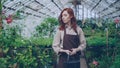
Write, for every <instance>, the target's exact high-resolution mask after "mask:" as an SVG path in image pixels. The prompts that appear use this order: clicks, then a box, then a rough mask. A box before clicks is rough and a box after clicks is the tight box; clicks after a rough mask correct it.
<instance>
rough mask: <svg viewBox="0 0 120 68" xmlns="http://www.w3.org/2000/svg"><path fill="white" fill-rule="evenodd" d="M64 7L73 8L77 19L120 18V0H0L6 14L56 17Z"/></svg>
mask: <svg viewBox="0 0 120 68" xmlns="http://www.w3.org/2000/svg"><path fill="white" fill-rule="evenodd" d="M65 7H71V8H73V9H74V11H75V14H76V16H77V19H84V18H89V17H101V18H116V17H117V18H120V0H2V12H3V13H6V15H13V14H15V13H19V14H20V15H23V16H34V17H38V18H44V17H48V16H51V17H58V16H59V13H60V11H61V10H62V9H63V8H65Z"/></svg>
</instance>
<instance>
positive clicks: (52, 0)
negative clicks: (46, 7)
mask: <svg viewBox="0 0 120 68" xmlns="http://www.w3.org/2000/svg"><path fill="white" fill-rule="evenodd" d="M51 2H53V3H54V4H55V5H56V6H57V7H58V8H59V9H60V10H62V9H61V8H60V7H59V6H58V5H57V4H56V3H55V1H54V0H51Z"/></svg>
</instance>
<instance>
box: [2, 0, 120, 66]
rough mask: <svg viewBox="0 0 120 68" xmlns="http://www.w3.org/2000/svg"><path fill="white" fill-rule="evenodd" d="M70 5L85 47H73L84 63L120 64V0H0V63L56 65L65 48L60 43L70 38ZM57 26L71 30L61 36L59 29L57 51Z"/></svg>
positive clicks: (91, 64)
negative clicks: (57, 49) (66, 19)
mask: <svg viewBox="0 0 120 68" xmlns="http://www.w3.org/2000/svg"><path fill="white" fill-rule="evenodd" d="M65 8H67V9H68V8H70V9H72V10H73V12H74V14H73V15H74V17H75V20H74V22H76V25H77V26H76V28H77V27H80V29H82V32H83V36H84V37H85V43H86V44H85V46H84V47H85V48H84V47H83V46H82V45H81V46H80V47H81V48H82V47H83V48H84V50H82V49H81V50H80V49H79V48H80V47H79V46H78V48H74V49H76V50H74V49H73V50H74V51H76V52H75V54H76V53H77V51H79V50H80V52H81V53H80V56H79V58H80V60H79V61H80V68H120V0H0V68H57V64H58V63H59V60H58V59H59V58H60V56H59V53H60V55H61V56H62V55H63V54H62V53H61V52H63V51H64V52H65V50H64V47H65V46H64V45H65V43H63V45H62V46H63V48H62V47H60V44H61V42H64V41H66V40H68V39H66V40H65V38H67V36H68V35H67V32H68V31H67V27H68V26H69V24H68V25H66V23H65V21H64V14H63V13H65V11H67V10H65ZM68 14H69V15H72V13H69V12H68ZM72 17H73V16H70V18H71V19H72ZM68 20H69V19H68ZM61 22H62V24H63V25H64V27H63V26H62V25H61ZM63 22H64V23H63ZM69 22H72V21H71V20H69V21H67V23H69ZM60 25H61V26H60ZM71 25H72V24H71ZM59 26H60V27H61V28H60V27H59ZM74 27H75V26H74V24H73V26H71V29H72V28H73V29H74ZM58 28H59V29H61V30H64V29H66V30H64V31H65V32H64V31H63V32H64V34H65V33H66V35H64V38H63V39H64V40H62V41H61V36H62V34H61V35H60V39H59V42H60V43H58V44H59V48H61V49H59V51H58V54H57V53H56V52H55V50H54V47H53V45H54V42H56V39H58V37H57V36H58V35H57V36H56V34H57V30H58ZM68 30H70V29H68ZM76 31H77V30H76ZM61 33H62V32H61ZM68 33H71V32H68ZM74 33H75V32H74ZM74 33H72V34H74ZM79 34H80V36H78V37H80V39H79V41H80V42H79V44H82V42H81V35H82V33H79V32H76V35H79ZM76 35H75V37H76ZM65 36H66V37H65ZM72 36H73V35H72ZM56 37H57V38H56ZM82 39H83V38H82ZM75 40H76V39H75ZM75 40H73V41H75ZM68 42H69V44H70V43H71V42H70V41H69V40H68ZM76 42H77V41H75V43H76ZM56 45H57V42H56ZM73 50H71V52H70V53H71V55H72V51H73ZM68 51H69V50H68ZM65 53H66V54H67V51H66V52H65ZM68 54H69V53H68ZM58 56H59V57H58ZM58 66H59V65H58ZM61 68H62V67H61ZM65 68H67V67H65ZM74 68H78V67H74Z"/></svg>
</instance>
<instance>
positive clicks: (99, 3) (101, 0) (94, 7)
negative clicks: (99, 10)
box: [91, 0, 102, 11]
mask: <svg viewBox="0 0 120 68" xmlns="http://www.w3.org/2000/svg"><path fill="white" fill-rule="evenodd" d="M101 1H102V0H99V2H98V3H97V4H96V5H95V6H94V7H93V8H92V9H91V11H93V10H94V9H95V8H96V7H97V6H98V5H99V4H100V2H101Z"/></svg>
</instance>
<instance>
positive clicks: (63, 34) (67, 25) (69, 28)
mask: <svg viewBox="0 0 120 68" xmlns="http://www.w3.org/2000/svg"><path fill="white" fill-rule="evenodd" d="M58 20H59V23H60V27H59V29H58V30H57V33H56V35H55V37H54V40H53V45H52V47H53V50H54V51H55V52H56V53H57V54H58V55H59V60H58V64H57V68H64V67H63V66H64V65H63V63H64V62H66V61H67V56H68V55H69V56H70V57H71V58H73V59H70V60H79V59H80V57H79V52H80V51H82V50H84V49H85V48H86V40H85V37H84V33H83V31H82V29H81V28H80V27H79V26H78V25H77V24H76V18H75V16H74V12H73V10H72V9H71V8H65V9H63V11H62V12H61V13H60V16H59V19H58Z"/></svg>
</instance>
